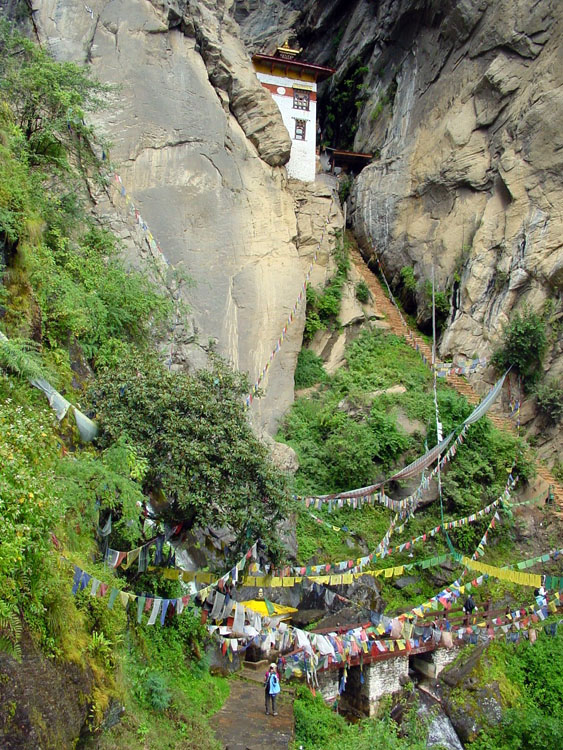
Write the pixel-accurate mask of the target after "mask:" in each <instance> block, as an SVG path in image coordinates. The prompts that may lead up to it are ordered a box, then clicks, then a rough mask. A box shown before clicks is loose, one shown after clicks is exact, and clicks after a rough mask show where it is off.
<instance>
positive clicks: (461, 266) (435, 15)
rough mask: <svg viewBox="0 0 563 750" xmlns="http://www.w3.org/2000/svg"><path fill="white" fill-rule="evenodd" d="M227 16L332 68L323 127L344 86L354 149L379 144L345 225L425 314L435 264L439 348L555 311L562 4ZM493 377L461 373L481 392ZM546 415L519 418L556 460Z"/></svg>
mask: <svg viewBox="0 0 563 750" xmlns="http://www.w3.org/2000/svg"><path fill="white" fill-rule="evenodd" d="M235 16H236V18H237V20H238V21H239V23H240V24H241V28H242V32H243V34H244V36H245V39H246V43H247V45H248V46H249V47H250V48H251V49H255V48H270V49H271V48H272V46H273V45H274V44H275V43H277V42H279V40H280V39H281V38H282V37H284V36H287V35H288V34H294V35H295V37H296V38H297V39H298V40H299V43H300V44H301V45H302V46H304V47H305V48H306V52H307V58H308V59H311V60H314V61H315V62H318V63H320V64H330V65H332V66H333V67H336V68H337V69H338V70H337V73H336V74H335V76H333V77H332V79H330V80H329V81H328V82H327V83H326V84H323V87H321V92H320V107H319V111H320V118H321V127H322V128H325V126H326V123H324V122H323V109H324V111H325V112H328V111H329V108H330V107H331V106H332V103H333V101H334V100H335V99H336V98H337V97H340V98H342V97H349V98H350V97H351V99H352V101H351V104H352V105H354V104H356V105H357V107H353V106H352V110H353V114H352V116H351V118H350V120H349V121H348V123H347V127H348V129H349V131H350V133H352V135H353V148H354V150H357V151H361V152H369V153H373V154H374V155H375V158H374V159H373V161H372V163H371V164H370V165H368V166H367V167H366V168H365V169H364V170H363V171H362V172H361V174H360V175H359V176H358V177H357V179H356V180H355V181H354V185H353V188H352V194H351V198H350V200H349V203H348V208H349V217H350V220H351V224H352V226H353V228H354V230H355V232H356V235H357V237H358V239H359V241H360V242H361V244H362V245H363V248H364V250H365V253H366V257H369V255H371V253H372V251H373V248H374V246H375V248H376V249H377V252H378V253H379V254H380V256H381V258H382V262H383V264H384V267H385V269H386V272H387V274H388V276H389V278H390V280H391V281H392V283H393V284H394V285H395V287H396V288H397V287H400V284H401V278H400V271H401V268H403V267H404V266H410V267H411V268H412V269H413V270H414V276H415V279H416V281H417V285H418V288H417V292H416V304H417V310H416V312H417V316H418V319H419V322H420V323H421V324H422V325H428V323H429V305H428V299H427V292H426V289H425V282H427V281H428V280H429V279H430V278H431V275H432V265H434V266H435V273H436V280H437V287H438V290H439V291H441V292H443V293H444V294H445V295H446V298H447V300H448V301H449V305H450V310H449V316H448V320H447V323H446V326H445V329H444V332H443V335H442V339H441V342H440V354H441V356H442V358H444V359H450V358H453V359H454V360H457V361H459V362H460V363H463V362H464V361H466V360H465V358H473V357H475V356H481V357H488V356H490V354H491V352H492V351H493V350H494V349H495V347H496V346H497V345H498V343H499V341H500V339H501V336H502V329H503V326H504V325H505V324H506V323H507V322H508V321H509V320H510V319H511V317H512V316H513V314H514V312H515V311H516V310H520V309H522V307H523V306H524V305H525V304H528V305H530V306H531V307H532V308H533V309H535V310H537V311H541V310H542V309H543V307H544V304H545V303H546V301H548V300H550V302H549V304H550V305H552V306H553V314H552V318H556V317H557V315H558V314H561V296H562V291H563V287H562V279H563V270H562V269H563V244H562V240H561V237H562V229H563V227H562V222H563V218H562V214H561V211H560V208H559V206H560V205H561V203H562V201H563V176H562V175H563V171H562V169H561V167H562V163H561V160H562V154H563V149H562V135H561V134H562V133H563V95H562V94H561V88H562V83H563V64H562V63H563V44H562V40H563V6H562V5H561V3H560V2H557V0H539V2H536V3H533V4H532V5H531V4H530V3H529V2H526V0H515V1H514V2H511V1H509V0H501V1H497V0H494V1H493V0H483V1H482V2H479V3H477V2H470V0H448V2H440V3H438V2H434V0H398V1H397V2H395V1H393V2H391V0H382V2H379V3H372V2H369V1H368V0H354V2H345V0H327V2H324V3H322V4H321V3H318V2H314V1H313V0H290V1H289V2H285V1H284V0H269V1H268V2H267V3H264V4H262V3H259V4H258V3H253V2H252V1H251V0H238V2H236V4H235ZM273 17H275V18H276V19H278V21H279V23H281V24H287V25H288V26H287V29H285V30H282V29H280V28H279V25H278V26H275V25H274V24H272V23H271V19H272V18H273ZM354 71H359V73H358V74H357V77H356V78H355V79H354V80H356V81H361V84H359V85H360V86H361V88H358V90H357V92H350V91H349V90H347V88H346V87H347V85H348V83H347V81H349V80H351V79H352V78H353V76H352V73H353V72H354ZM360 73H361V76H360ZM354 98H355V99H356V101H355V102H354V101H353V100H354ZM341 132H342V130H341ZM331 145H333V146H334V145H338V144H335V143H332V144H331ZM562 351H563V345H562V342H561V334H559V339H558V340H557V336H556V340H555V342H554V343H553V345H552V348H551V350H550V352H549V353H548V356H547V357H546V361H545V363H544V369H545V371H546V375H547V377H548V378H553V379H555V380H556V381H557V380H558V381H559V382H560V381H561V376H562V375H563V357H562V356H561V354H562ZM493 378H494V373H493V372H492V370H491V369H489V370H487V371H485V372H481V373H477V374H475V375H473V376H472V384H473V385H474V386H475V387H476V388H477V390H479V391H481V392H484V391H486V390H487V389H488V388H489V384H490V382H491V380H492V379H493ZM542 425H543V426H542ZM544 426H545V425H544V424H543V422H542V419H541V417H540V418H538V416H537V415H536V417H535V419H534V420H533V421H532V422H531V424H530V427H529V429H531V430H532V431H533V432H535V433H538V441H539V444H540V454H541V455H542V456H543V457H544V458H547V459H548V460H550V461H551V460H556V459H557V458H558V457H559V460H560V459H561V453H560V451H561V445H562V441H561V440H560V430H557V429H555V430H554V429H552V428H550V430H548V431H545V430H544ZM554 433H555V437H554ZM557 436H559V439H558V437H557ZM544 441H545V442H544ZM542 442H543V443H544V444H543V445H542Z"/></svg>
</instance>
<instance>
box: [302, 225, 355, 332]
mask: <svg viewBox="0 0 563 750" xmlns="http://www.w3.org/2000/svg"><path fill="white" fill-rule="evenodd" d="M348 248H349V242H348V240H347V239H346V238H343V237H342V236H341V235H337V241H336V246H335V249H334V259H335V261H336V274H335V275H334V276H333V277H332V278H331V279H330V280H329V281H328V283H327V284H326V286H325V288H324V289H323V290H322V291H317V290H315V289H314V288H313V287H312V286H311V285H310V284H309V285H308V286H307V313H306V317H305V332H304V336H303V338H304V340H305V341H310V340H311V339H312V338H313V336H314V335H315V333H316V332H317V331H321V330H324V329H325V328H329V327H333V326H336V325H338V314H339V312H340V303H341V301H342V292H343V289H344V283H345V282H346V279H347V278H348V271H349V269H350V259H349V257H348Z"/></svg>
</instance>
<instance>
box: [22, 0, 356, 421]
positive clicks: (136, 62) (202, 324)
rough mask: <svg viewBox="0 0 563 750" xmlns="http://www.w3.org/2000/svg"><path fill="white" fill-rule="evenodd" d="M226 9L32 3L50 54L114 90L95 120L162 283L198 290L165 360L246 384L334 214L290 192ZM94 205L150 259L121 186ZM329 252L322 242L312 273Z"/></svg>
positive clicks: (114, 1) (266, 108) (140, 261)
mask: <svg viewBox="0 0 563 750" xmlns="http://www.w3.org/2000/svg"><path fill="white" fill-rule="evenodd" d="M229 7H230V3H229V2H211V1H209V2H206V1H204V2H198V3H187V2H158V1H157V0H155V1H154V2H144V1H141V0H111V1H108V0H92V2H90V3H89V4H88V6H87V7H86V6H85V5H84V3H81V2H76V0H47V2H34V4H33V20H34V25H35V29H36V31H37V33H38V36H39V39H40V41H41V42H42V43H43V44H45V45H46V46H47V47H48V48H49V49H50V50H51V51H52V53H53V54H54V55H55V57H56V58H58V59H62V60H73V61H76V62H79V63H88V64H89V65H90V66H91V67H92V70H93V73H94V75H95V76H96V77H97V78H98V79H99V80H101V81H103V82H107V83H112V84H116V86H117V87H118V88H117V89H116V90H115V91H114V92H113V93H112V94H110V96H109V100H108V106H107V108H106V109H105V110H103V111H102V112H100V113H98V114H97V115H96V120H97V124H98V126H99V128H100V130H101V131H102V132H103V134H104V135H105V136H106V137H107V139H108V140H109V141H110V142H111V144H112V146H111V149H110V157H111V160H112V163H113V164H114V165H115V170H116V172H118V173H119V175H120V176H121V178H122V181H123V185H124V186H125V189H126V191H127V195H128V199H130V200H131V201H132V203H133V204H134V206H135V207H136V208H137V209H138V210H139V212H140V214H141V216H142V219H143V221H144V222H146V224H147V225H148V227H150V231H151V233H152V235H154V237H155V239H156V241H158V242H159V244H160V247H161V248H162V250H163V253H164V255H165V256H166V258H167V260H168V261H169V263H170V267H169V269H168V270H167V275H168V283H169V286H170V287H171V288H172V289H173V290H174V291H175V292H176V293H178V283H177V281H176V280H175V279H174V278H173V273H172V272H173V271H174V270H178V271H181V272H182V273H186V274H188V275H189V276H190V277H191V278H192V279H193V280H194V281H195V284H194V285H193V286H192V287H189V288H186V287H185V285H184V287H182V288H181V290H180V292H179V294H180V295H181V296H183V297H184V299H185V300H186V301H187V302H188V304H189V306H190V308H191V313H190V327H189V328H188V329H186V327H185V326H183V325H177V326H176V327H175V330H173V331H171V332H170V341H169V342H167V343H166V347H167V349H168V348H169V351H170V353H171V356H172V360H173V362H174V364H175V365H176V366H186V365H187V366H196V367H197V366H203V365H204V364H205V361H206V356H207V349H208V346H209V344H210V342H211V345H212V346H214V347H215V348H216V350H217V351H218V352H219V353H221V354H223V355H224V356H226V357H227V358H228V359H229V360H231V361H232V362H233V364H234V366H235V367H237V368H239V369H240V370H242V371H246V372H248V373H249V377H250V380H251V382H254V381H255V379H256V378H257V376H258V375H259V373H260V372H261V370H262V368H263V367H264V365H265V363H266V362H268V359H269V355H270V352H271V351H272V349H273V347H274V345H275V343H276V341H277V339H278V337H279V335H280V334H281V331H282V328H283V326H284V324H285V323H286V322H287V317H288V315H289V312H290V311H291V309H292V307H293V305H294V303H295V301H296V299H297V296H298V294H299V291H300V288H301V285H302V283H303V279H304V276H305V272H306V269H307V268H308V266H309V264H310V261H311V258H312V254H313V252H314V250H315V247H314V246H313V243H312V239H311V235H312V236H313V237H314V236H317V237H318V236H320V228H321V225H324V222H325V221H326V219H327V217H328V218H329V219H330V221H331V224H330V226H329V229H332V230H334V228H335V226H339V225H340V224H341V219H340V218H339V217H340V212H339V209H338V208H337V206H336V204H335V203H334V202H333V200H332V196H331V191H330V190H328V189H327V188H326V187H322V186H317V188H314V187H311V189H304V190H303V189H301V188H298V192H297V193H295V191H294V190H293V189H292V188H291V186H290V185H289V183H288V181H287V178H286V175H285V169H284V168H283V166H282V165H283V164H284V163H285V162H286V161H287V159H288V158H289V149H290V139H289V136H288V134H287V131H286V129H285V127H284V126H283V123H282V120H281V116H280V115H279V112H278V109H277V106H276V105H275V103H274V102H273V100H272V98H271V96H270V95H269V94H268V93H267V92H266V91H265V90H264V89H263V88H262V87H261V85H260V84H259V82H258V80H257V79H256V76H255V74H254V71H253V70H252V66H251V62H250V58H249V56H248V54H247V53H246V51H245V50H244V47H243V46H242V44H241V42H240V41H239V40H238V38H237V35H236V24H235V22H234V21H233V20H232V18H231V16H230V15H229V13H228V11H229ZM94 200H95V202H96V206H95V210H96V211H97V212H98V213H99V214H100V215H103V216H104V217H105V218H106V219H108V220H109V221H110V223H111V224H112V226H113V228H114V230H115V231H116V232H117V234H118V235H119V236H120V237H121V238H122V239H123V242H124V245H125V248H126V252H127V254H128V256H129V257H130V259H131V262H132V263H134V264H137V265H145V266H146V265H147V263H149V264H150V263H151V262H152V260H151V253H150V251H149V249H148V243H147V242H146V234H145V232H143V231H142V230H140V229H139V228H138V225H137V224H136V222H135V218H134V217H133V216H131V213H130V210H128V206H127V204H126V202H125V198H124V197H123V196H121V195H120V194H119V191H116V190H110V191H109V192H108V193H105V192H99V191H98V192H96V193H95V195H94ZM129 208H130V207H129ZM300 209H302V216H300V217H299V216H298V213H299V210H300ZM311 216H312V217H313V219H312V226H309V229H307V226H306V225H307V222H308V221H309V218H310V217H311ZM298 218H299V224H298ZM333 222H336V224H334V223H333ZM309 224H311V222H309ZM315 224H316V225H317V226H315ZM329 245H330V239H329V234H328V233H325V242H324V243H323V247H322V248H321V252H320V253H319V259H320V265H319V270H318V274H319V277H323V275H324V273H325V271H326V264H327V257H328V251H329ZM323 262H324V266H325V269H324V270H323V267H322V266H323ZM303 319H304V310H303V309H300V311H299V314H298V317H297V320H296V321H295V323H294V324H293V325H292V326H291V327H290V329H289V332H288V336H287V337H286V339H285V342H284V346H283V348H282V350H281V351H280V353H279V354H278V355H277V356H276V358H275V360H274V361H273V363H272V367H271V369H270V371H269V373H268V376H267V379H266V380H265V381H264V383H263V388H264V390H265V393H266V396H265V397H264V398H263V399H260V400H257V401H255V402H254V405H253V408H252V416H253V419H254V421H255V424H256V427H257V429H258V430H260V431H262V430H264V431H267V432H273V431H275V429H276V425H277V421H278V419H279V417H280V415H281V414H283V412H284V411H285V410H286V409H287V408H288V406H289V404H290V403H291V401H292V399H293V371H294V367H295V361H296V357H297V353H298V351H299V349H300V346H301V337H302V329H303Z"/></svg>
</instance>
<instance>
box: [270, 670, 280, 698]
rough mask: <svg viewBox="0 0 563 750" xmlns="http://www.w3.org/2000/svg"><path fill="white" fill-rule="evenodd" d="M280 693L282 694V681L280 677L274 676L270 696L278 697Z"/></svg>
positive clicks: (271, 678) (271, 681)
mask: <svg viewBox="0 0 563 750" xmlns="http://www.w3.org/2000/svg"><path fill="white" fill-rule="evenodd" d="M279 692H280V681H279V680H278V676H277V675H275V674H273V675H271V676H270V689H269V693H270V695H277V694H278V693H279Z"/></svg>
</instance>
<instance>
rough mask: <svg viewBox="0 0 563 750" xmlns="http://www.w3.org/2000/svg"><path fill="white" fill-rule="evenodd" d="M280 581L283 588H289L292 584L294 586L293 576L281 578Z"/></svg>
mask: <svg viewBox="0 0 563 750" xmlns="http://www.w3.org/2000/svg"><path fill="white" fill-rule="evenodd" d="M282 581H283V586H284V587H285V588H291V587H292V586H295V578H293V576H287V577H286V578H282Z"/></svg>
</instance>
